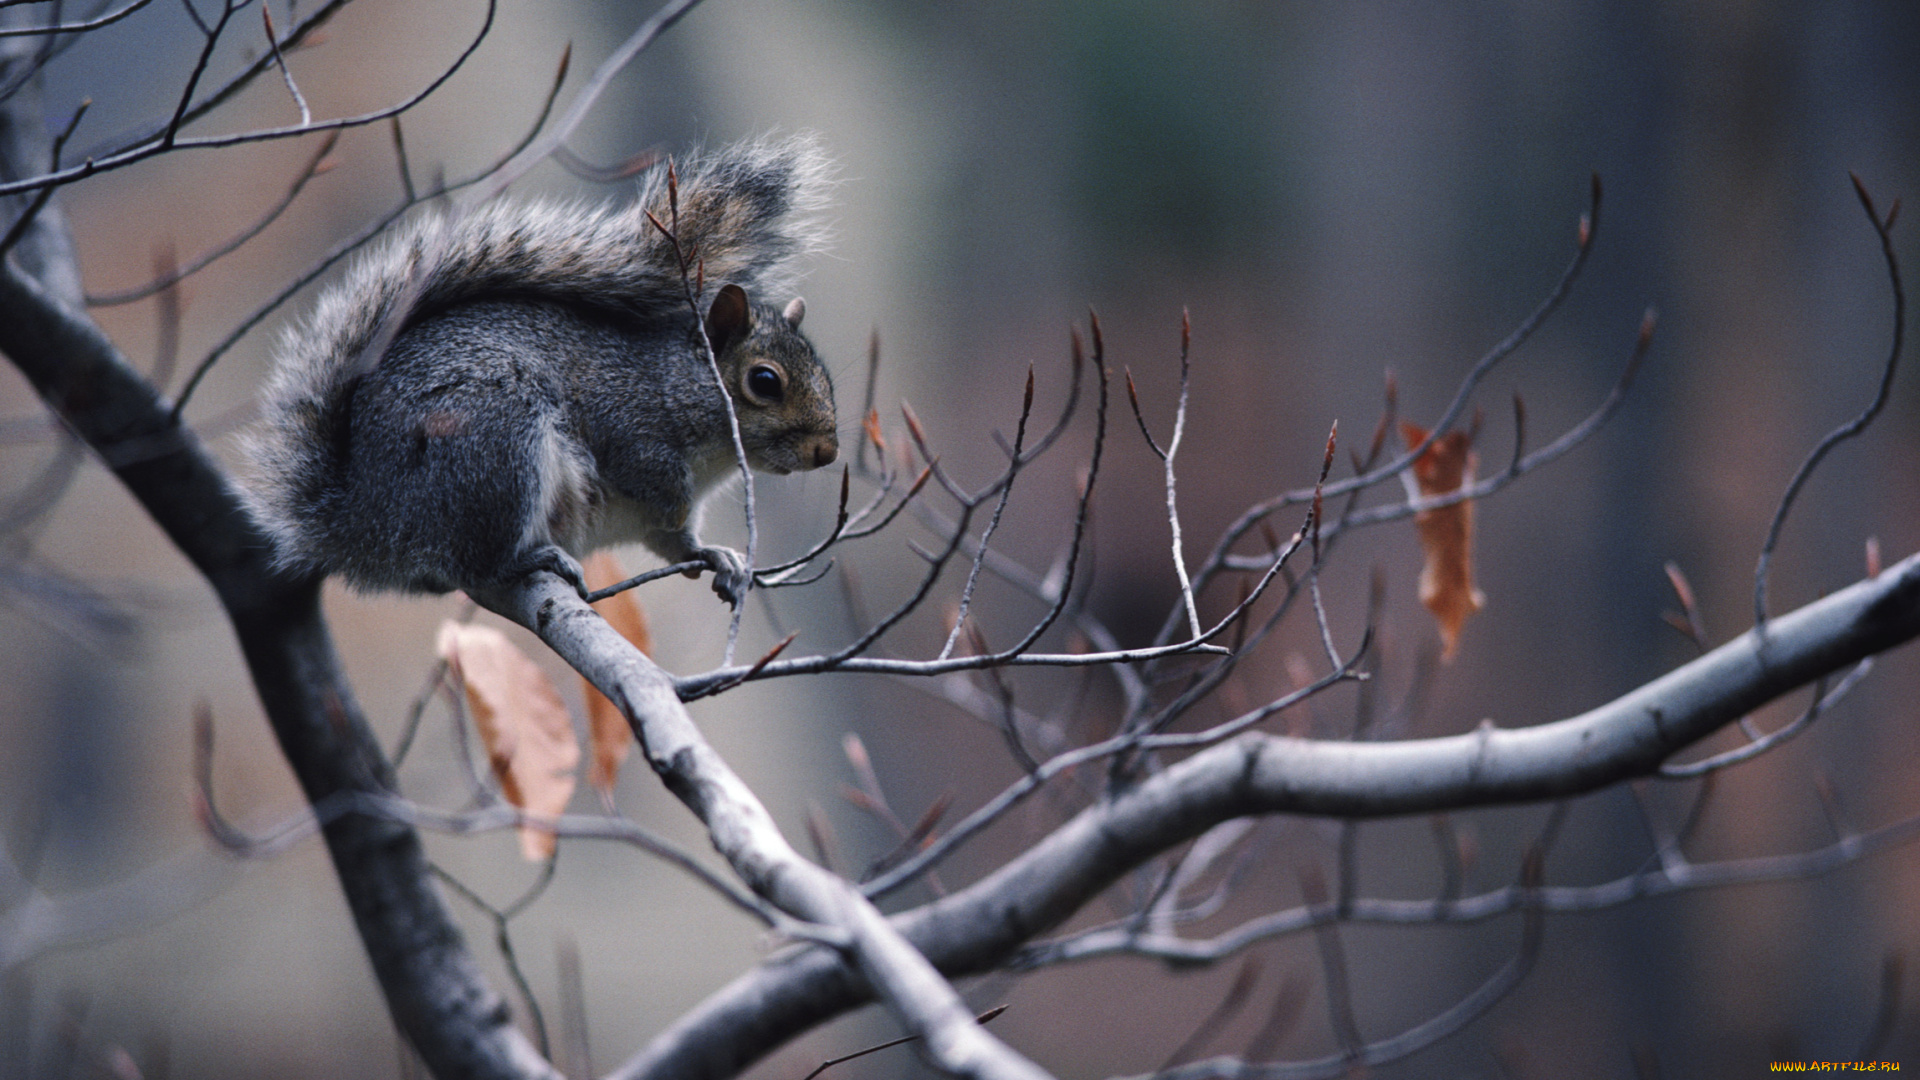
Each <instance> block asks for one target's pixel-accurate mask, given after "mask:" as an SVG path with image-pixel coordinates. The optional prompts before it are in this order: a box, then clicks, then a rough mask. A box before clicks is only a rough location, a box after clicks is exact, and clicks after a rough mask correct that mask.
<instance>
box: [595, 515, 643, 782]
mask: <svg viewBox="0 0 1920 1080" xmlns="http://www.w3.org/2000/svg"><path fill="white" fill-rule="evenodd" d="M581 568H582V569H584V570H585V571H586V577H587V588H589V589H604V588H606V587H607V586H609V585H614V584H617V583H619V582H622V581H625V580H626V579H627V573H626V571H625V570H623V569H621V567H620V563H619V560H617V559H615V558H614V557H613V553H612V552H610V551H597V552H595V553H593V554H592V555H590V556H588V557H587V560H586V561H585V562H583V563H581ZM593 610H595V611H597V612H599V613H600V617H601V618H603V619H605V620H607V623H608V624H609V625H611V626H612V627H613V628H614V629H615V630H618V631H619V632H620V636H621V637H623V638H626V639H627V640H628V641H630V642H632V643H633V647H634V648H636V649H639V650H640V651H641V652H643V653H646V654H647V655H648V656H652V655H653V633H652V631H650V630H648V629H647V613H646V611H645V610H644V609H642V608H641V607H640V601H639V600H638V599H637V598H635V596H634V595H633V590H632V589H628V590H627V591H626V592H623V593H619V594H617V595H615V596H609V597H607V598H606V599H605V600H602V601H600V602H599V603H597V604H595V605H593ZM581 682H582V683H583V684H584V685H585V686H586V688H587V692H586V702H587V733H588V735H589V736H591V737H592V739H593V763H592V764H591V765H589V766H588V767H587V783H589V784H592V785H593V787H594V789H595V790H597V791H600V792H603V793H610V792H612V791H613V783H614V781H615V780H617V779H619V778H620V765H621V763H622V762H624V761H626V760H627V753H628V752H629V751H631V750H632V749H633V729H631V728H629V727H628V726H627V718H626V717H624V716H622V715H620V710H619V709H618V708H617V707H615V705H614V704H613V702H611V701H609V700H607V696H606V695H605V694H602V693H601V692H600V691H598V690H596V689H594V688H593V684H592V683H589V682H587V681H586V680H585V679H582V680H581Z"/></svg>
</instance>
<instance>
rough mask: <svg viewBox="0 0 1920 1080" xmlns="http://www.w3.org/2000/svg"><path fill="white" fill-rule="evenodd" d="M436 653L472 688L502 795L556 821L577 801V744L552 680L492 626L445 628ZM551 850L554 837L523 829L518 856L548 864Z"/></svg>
mask: <svg viewBox="0 0 1920 1080" xmlns="http://www.w3.org/2000/svg"><path fill="white" fill-rule="evenodd" d="M438 650H439V653H440V657H441V659H443V660H445V661H446V662H447V663H448V665H450V666H451V667H452V669H453V671H454V674H455V675H457V676H459V678H460V680H461V682H462V683H464V684H465V686H466V688H467V704H468V706H469V707H470V708H471V709H472V711H473V726H474V727H475V728H476V729H477V730H478V731H479V732H480V741H481V743H482V744H483V745H484V746H485V747H486V748H487V763H488V764H489V765H491V766H492V768H493V775H494V778H495V779H497V780H499V782H500V792H501V794H503V795H505V796H506V798H507V801H508V802H510V803H512V804H513V805H515V806H517V807H519V808H520V809H522V810H524V811H526V812H527V813H529V814H537V815H540V816H543V817H558V816H559V815H560V814H561V813H562V812H563V811H565V810H566V808H567V800H569V799H571V798H572V797H573V785H574V781H575V774H576V773H577V772H578V771H579V768H580V742H579V740H578V739H577V738H576V737H575V736H574V733H573V719H572V718H571V717H569V716H568V715H567V707H566V704H565V703H564V702H562V701H561V700H560V692H559V691H558V690H556V689H554V686H553V681H552V680H551V679H548V678H547V674H546V672H544V671H541V670H540V667H539V665H537V664H535V663H534V662H533V661H532V660H531V659H529V658H528V656H527V654H526V653H523V652H521V651H520V650H519V649H518V648H516V647H515V646H514V644H513V643H512V642H511V641H508V640H507V636H506V635H505V634H502V633H501V632H500V631H498V630H495V629H493V628H492V627H490V626H472V625H468V624H463V623H457V622H452V621H448V622H445V623H442V624H441V625H440V640H439V645H438ZM553 850H554V836H553V833H551V832H548V831H546V830H544V829H538V828H532V827H527V826H522V827H521V829H520V851H521V853H522V854H524V855H525V856H526V857H527V858H528V859H529V860H531V861H535V862H539V861H543V860H545V859H549V858H551V857H552V856H553Z"/></svg>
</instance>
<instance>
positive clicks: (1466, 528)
mask: <svg viewBox="0 0 1920 1080" xmlns="http://www.w3.org/2000/svg"><path fill="white" fill-rule="evenodd" d="M1400 437H1401V438H1402V439H1404V440H1406V443H1407V449H1409V450H1411V449H1413V448H1414V447H1416V446H1418V445H1420V443H1421V442H1422V441H1424V440H1425V439H1426V437H1427V433H1426V432H1425V431H1424V430H1422V429H1421V427H1420V426H1419V425H1418V424H1410V423H1407V422H1405V421H1402V422H1401V424H1400ZM1472 446H1473V436H1472V435H1470V434H1468V433H1467V432H1464V431H1449V432H1448V433H1446V434H1445V435H1442V436H1440V437H1439V438H1437V439H1435V440H1433V445H1432V446H1429V447H1427V449H1426V451H1425V452H1424V453H1422V454H1421V455H1420V456H1419V457H1418V458H1416V459H1414V462H1413V478H1414V481H1415V483H1416V484H1417V485H1418V486H1419V489H1420V494H1421V495H1422V496H1434V495H1445V494H1448V493H1449V492H1454V491H1458V490H1460V488H1461V487H1462V486H1463V485H1465V484H1468V483H1470V482H1472V480H1473V466H1474V455H1473V449H1472ZM1413 523H1414V525H1415V526H1416V527H1417V528H1418V529H1419V530H1420V547H1421V549H1422V550H1423V551H1425V552H1426V556H1427V559H1426V565H1425V566H1423V567H1421V569H1420V602H1421V603H1422V604H1425V605H1426V608H1427V610H1428V611H1430V612H1432V613H1433V617H1434V618H1435V619H1436V620H1438V621H1439V623H1440V646H1441V659H1443V660H1452V659H1453V653H1454V649H1455V648H1456V647H1457V646H1458V645H1459V643H1460V627H1461V626H1462V625H1463V624H1464V623H1465V622H1466V621H1467V616H1469V615H1471V614H1473V613H1474V612H1476V611H1479V610H1480V608H1481V607H1482V606H1483V605H1485V604H1486V602H1487V598H1486V597H1485V596H1483V595H1481V593H1480V590H1479V589H1476V588H1474V587H1473V502H1472V501H1471V500H1468V499H1462V500H1461V501H1459V502H1457V503H1454V504H1453V505H1452V506H1442V507H1439V508H1438V509H1434V510H1422V511H1420V512H1419V513H1417V514H1415V515H1414V517H1413Z"/></svg>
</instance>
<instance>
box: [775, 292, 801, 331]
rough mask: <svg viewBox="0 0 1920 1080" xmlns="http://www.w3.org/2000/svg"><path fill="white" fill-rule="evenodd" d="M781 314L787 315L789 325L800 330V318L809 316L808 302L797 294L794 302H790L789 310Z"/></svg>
mask: <svg viewBox="0 0 1920 1080" xmlns="http://www.w3.org/2000/svg"><path fill="white" fill-rule="evenodd" d="M781 315H783V316H785V317H786V320H787V325H788V326H791V327H793V328H794V329H795V330H798V329H800V320H801V319H804V318H806V317H807V302H806V301H805V300H802V299H801V298H799V297H797V296H796V297H794V298H793V303H791V304H788V305H787V310H785V311H783V312H781Z"/></svg>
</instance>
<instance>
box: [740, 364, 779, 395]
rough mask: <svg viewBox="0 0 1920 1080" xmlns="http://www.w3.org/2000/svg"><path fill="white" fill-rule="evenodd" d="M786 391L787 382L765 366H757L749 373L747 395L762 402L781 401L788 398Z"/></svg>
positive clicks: (776, 372)
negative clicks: (785, 397)
mask: <svg viewBox="0 0 1920 1080" xmlns="http://www.w3.org/2000/svg"><path fill="white" fill-rule="evenodd" d="M786 389H787V382H786V380H785V379H782V378H781V377H780V373H779V372H778V371H776V370H774V369H773V368H771V367H768V366H767V365H765V364H755V365H754V366H753V368H752V369H751V370H749V371H748V372H747V393H749V394H751V395H753V396H754V397H756V398H759V399H760V400H762V401H779V400H780V399H781V398H782V397H784V396H786Z"/></svg>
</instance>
